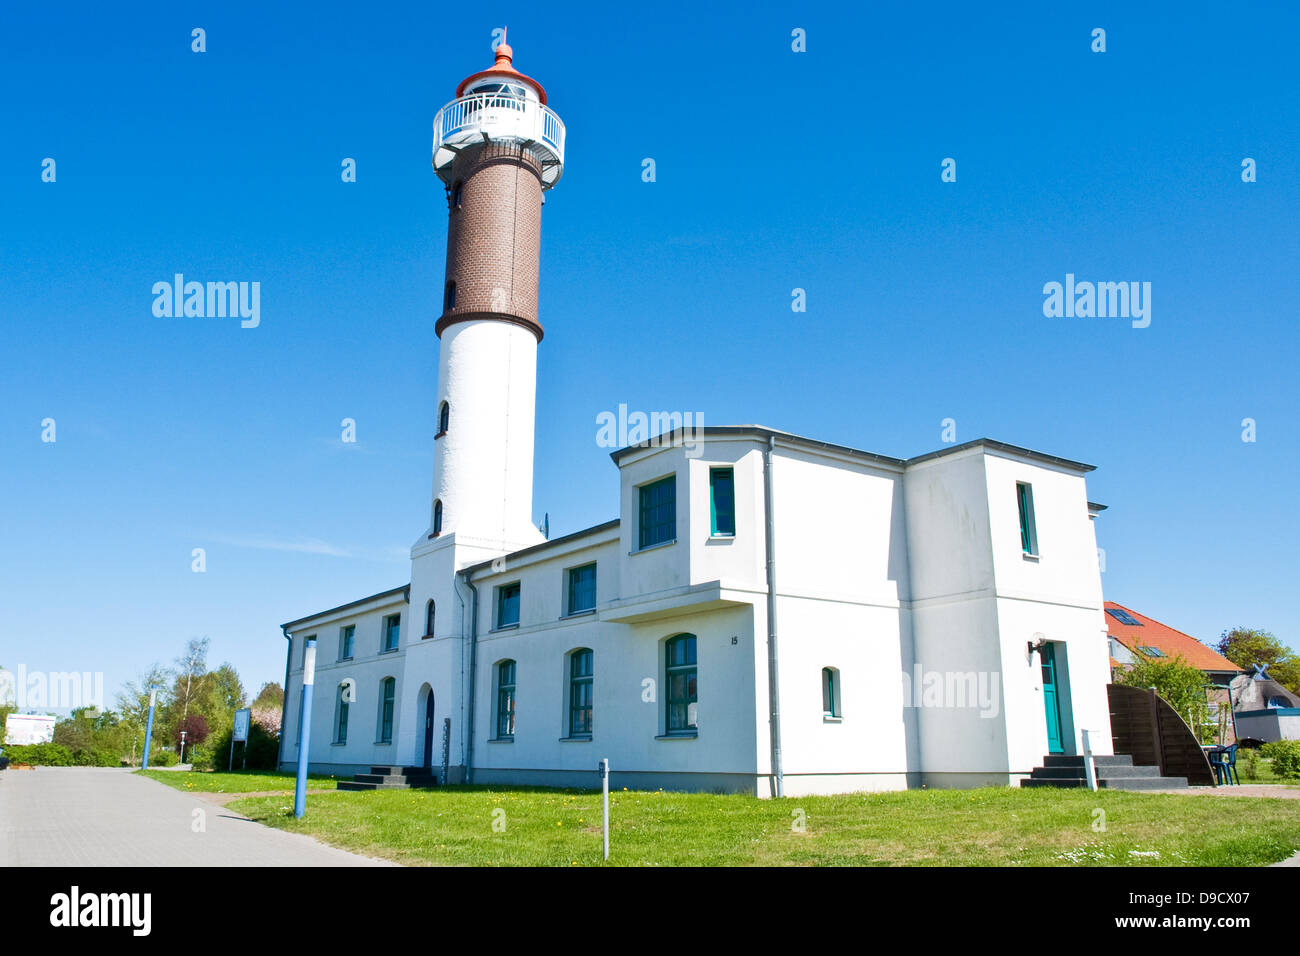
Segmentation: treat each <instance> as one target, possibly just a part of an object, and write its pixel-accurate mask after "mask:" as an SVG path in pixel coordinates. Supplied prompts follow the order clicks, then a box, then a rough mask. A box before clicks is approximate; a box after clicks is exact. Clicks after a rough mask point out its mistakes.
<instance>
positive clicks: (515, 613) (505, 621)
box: [497, 582, 519, 629]
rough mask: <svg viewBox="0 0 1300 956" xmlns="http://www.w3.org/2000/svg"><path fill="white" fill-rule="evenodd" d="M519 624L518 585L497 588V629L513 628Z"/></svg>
mask: <svg viewBox="0 0 1300 956" xmlns="http://www.w3.org/2000/svg"><path fill="white" fill-rule="evenodd" d="M518 623H519V584H518V583H517V582H516V583H515V584H507V585H504V586H502V587H499V588H497V628H498V629H500V628H503V627H513V626H514V625H516V624H518Z"/></svg>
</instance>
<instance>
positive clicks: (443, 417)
mask: <svg viewBox="0 0 1300 956" xmlns="http://www.w3.org/2000/svg"><path fill="white" fill-rule="evenodd" d="M450 424H451V404H450V403H449V402H443V403H442V404H441V405H439V406H438V434H436V435H434V436H433V437H434V438H441V437H442V436H443V435H445V434H447V426H448V425H450Z"/></svg>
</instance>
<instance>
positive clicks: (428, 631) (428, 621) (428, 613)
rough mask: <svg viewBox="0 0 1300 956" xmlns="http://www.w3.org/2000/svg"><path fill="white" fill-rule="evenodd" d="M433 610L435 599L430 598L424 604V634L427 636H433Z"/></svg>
mask: <svg viewBox="0 0 1300 956" xmlns="http://www.w3.org/2000/svg"><path fill="white" fill-rule="evenodd" d="M433 611H434V607H433V599H432V598H430V599H429V603H428V604H426V605H425V606H424V636H425V637H433Z"/></svg>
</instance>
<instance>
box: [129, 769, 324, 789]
mask: <svg viewBox="0 0 1300 956" xmlns="http://www.w3.org/2000/svg"><path fill="white" fill-rule="evenodd" d="M136 773H137V774H139V775H141V776H143V777H148V778H149V779H150V780H157V781H158V782H159V783H165V784H167V786H169V787H175V788H176V789H177V790H197V791H199V792H201V793H269V792H272V791H283V792H285V793H293V790H294V787H295V785H296V784H297V779H298V778H297V777H296V776H295V775H294V774H292V773H278V772H255V771H237V772H235V773H218V772H211V773H208V772H204V771H195V770H188V771H187V770H137V771H136ZM335 784H336V781H335V779H334V778H333V777H330V776H322V775H320V774H316V773H313V774H311V775H310V776H308V778H307V789H308V790H309V791H310V790H313V789H317V790H333V789H334V787H335Z"/></svg>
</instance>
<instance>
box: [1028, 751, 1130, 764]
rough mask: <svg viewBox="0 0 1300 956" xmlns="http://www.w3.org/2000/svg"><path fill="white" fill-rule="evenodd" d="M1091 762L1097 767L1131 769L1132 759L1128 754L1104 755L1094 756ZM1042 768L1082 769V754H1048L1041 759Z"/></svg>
mask: <svg viewBox="0 0 1300 956" xmlns="http://www.w3.org/2000/svg"><path fill="white" fill-rule="evenodd" d="M1092 759H1093V762H1094V763H1095V764H1096V765H1097V766H1098V767H1131V766H1133V758H1132V757H1131V756H1129V755H1128V754H1105V755H1097V756H1094V757H1093V758H1092ZM1043 766H1044V767H1082V766H1083V754H1048V755H1047V756H1046V757H1044V758H1043Z"/></svg>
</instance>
